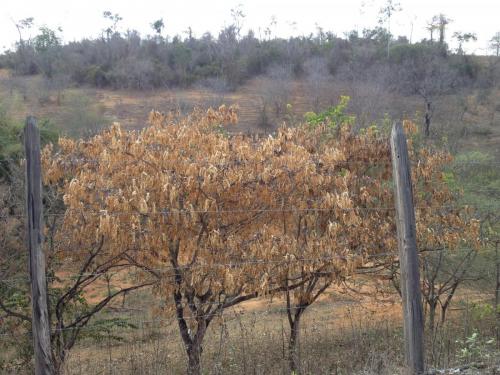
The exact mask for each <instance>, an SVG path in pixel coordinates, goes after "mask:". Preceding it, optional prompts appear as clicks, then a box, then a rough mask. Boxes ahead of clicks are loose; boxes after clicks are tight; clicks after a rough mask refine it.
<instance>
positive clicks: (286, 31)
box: [0, 0, 500, 54]
mask: <svg viewBox="0 0 500 375" xmlns="http://www.w3.org/2000/svg"><path fill="white" fill-rule="evenodd" d="M383 2H384V1H383V0H212V1H208V0H135V1H131V0H85V1H71V0H44V1H40V0H21V1H16V0H0V50H4V49H7V48H11V47H12V45H13V43H14V42H15V41H16V40H17V38H18V35H17V31H16V29H15V27H14V22H13V21H14V20H19V19H23V18H26V17H34V19H35V28H34V30H32V32H31V34H32V35H35V34H36V31H37V29H38V27H40V26H42V25H46V26H48V27H50V28H54V29H55V28H57V27H61V28H62V29H63V33H62V36H63V39H64V41H65V42H68V41H72V40H78V39H81V38H84V37H95V36H98V35H100V33H101V30H102V29H103V28H104V27H105V25H106V22H105V20H104V19H103V17H102V13H103V11H106V10H110V11H112V12H113V13H119V14H120V16H122V17H123V21H122V22H121V24H120V27H119V29H120V31H125V30H126V29H136V30H138V31H139V32H140V33H141V34H143V35H146V34H150V33H152V31H151V28H150V26H149V25H150V23H151V22H152V21H154V20H156V19H159V18H163V19H164V22H165V25H166V28H165V31H164V32H165V33H166V34H168V35H170V36H172V35H175V34H181V35H182V33H183V32H184V31H185V30H186V29H187V28H188V27H189V26H190V27H191V28H192V30H193V31H194V34H195V35H196V36H200V35H202V34H203V33H204V32H205V31H210V32H212V33H213V34H214V35H217V33H218V31H219V30H220V29H221V28H222V27H223V26H224V25H228V24H230V23H231V15H230V9H232V8H235V7H237V6H238V5H239V4H241V9H242V10H243V12H244V14H245V15H246V17H245V19H244V25H243V26H244V27H243V29H244V30H246V29H249V28H252V29H253V30H254V31H255V33H256V35H257V36H258V35H259V28H260V30H261V35H263V30H264V29H265V28H266V27H267V26H268V25H269V24H270V22H271V19H272V17H273V16H275V17H276V21H277V25H276V26H275V27H274V28H273V31H274V34H277V35H279V36H283V37H288V36H290V35H304V34H308V33H310V32H315V30H316V25H319V26H320V27H322V28H323V29H324V30H331V31H333V32H335V33H336V34H337V35H339V36H342V35H343V33H344V32H346V31H349V30H353V29H357V30H359V31H362V30H363V28H366V27H374V26H376V24H377V13H378V10H379V9H380V7H381V5H382V4H383ZM399 3H400V5H401V7H402V11H401V12H399V13H397V14H395V15H394V17H393V21H392V31H393V34H395V35H405V36H407V37H408V38H409V37H410V34H411V33H412V29H413V40H414V41H415V40H419V39H421V38H423V37H428V33H427V32H426V30H425V24H426V21H428V20H429V19H430V18H431V17H432V16H433V15H435V14H438V13H444V14H445V15H446V16H448V17H449V18H451V19H452V20H453V22H452V23H451V24H450V25H449V30H448V32H447V40H448V42H451V43H450V44H451V45H453V42H452V41H451V36H452V34H453V32H454V31H466V32H475V33H476V34H477V36H478V41H477V42H476V43H474V44H473V45H471V46H470V47H469V48H468V51H469V52H474V53H476V54H484V53H486V52H487V47H488V41H489V39H491V37H492V36H493V34H494V33H495V32H497V31H500V17H499V16H500V1H499V0H474V1H470V0H400V1H399ZM412 25H413V27H412ZM27 36H28V35H27Z"/></svg>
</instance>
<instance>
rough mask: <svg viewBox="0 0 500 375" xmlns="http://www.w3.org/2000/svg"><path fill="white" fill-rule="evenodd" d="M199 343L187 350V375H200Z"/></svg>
mask: <svg viewBox="0 0 500 375" xmlns="http://www.w3.org/2000/svg"><path fill="white" fill-rule="evenodd" d="M201 350H202V349H201V342H200V343H198V344H195V343H194V342H193V345H191V346H190V347H188V348H187V350H186V351H187V355H188V367H187V374H188V375H201Z"/></svg>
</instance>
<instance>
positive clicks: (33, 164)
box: [24, 116, 54, 375]
mask: <svg viewBox="0 0 500 375" xmlns="http://www.w3.org/2000/svg"><path fill="white" fill-rule="evenodd" d="M24 149H25V152H26V181H25V184H26V222H27V224H26V225H27V241H28V250H29V272H30V281H31V308H32V330H33V347H34V354H35V374H36V375H47V374H48V375H50V374H53V373H54V370H53V363H52V354H51V349H50V326H49V316H48V310H47V283H46V278H45V255H44V253H43V248H42V244H43V211H42V179H41V162H40V131H39V130H38V128H37V126H36V119H35V118H34V117H31V116H30V117H28V118H27V119H26V126H25V127H24Z"/></svg>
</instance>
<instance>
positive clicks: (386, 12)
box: [379, 0, 402, 58]
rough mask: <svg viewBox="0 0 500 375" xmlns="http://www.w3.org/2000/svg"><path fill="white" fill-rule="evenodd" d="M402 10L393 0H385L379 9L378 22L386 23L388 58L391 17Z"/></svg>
mask: <svg viewBox="0 0 500 375" xmlns="http://www.w3.org/2000/svg"><path fill="white" fill-rule="evenodd" d="M401 10H402V8H401V4H400V3H399V2H396V1H394V0H386V2H385V4H384V5H383V6H382V8H380V10H379V23H380V24H383V23H386V25H387V34H388V35H387V36H388V38H387V58H389V54H390V47H391V38H392V35H391V19H392V17H393V15H394V13H396V12H400V11H401Z"/></svg>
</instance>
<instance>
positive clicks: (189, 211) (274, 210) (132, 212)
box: [0, 204, 477, 219]
mask: <svg viewBox="0 0 500 375" xmlns="http://www.w3.org/2000/svg"><path fill="white" fill-rule="evenodd" d="M414 208H415V209H416V210H439V209H467V208H477V205H471V204H449V205H435V206H433V205H429V206H427V205H417V206H414ZM394 210H396V208H395V207H394V206H376V207H352V208H348V207H338V206H335V207H310V208H300V207H281V208H236V209H220V210H209V209H207V210H200V209H189V208H186V209H178V208H169V209H165V210H159V211H155V212H141V211H139V210H127V211H119V210H116V211H113V210H106V209H100V210H98V211H97V210H95V209H86V208H67V209H65V212H60V213H46V214H44V215H45V216H47V217H64V216H66V215H67V214H68V212H77V213H81V214H83V215H96V216H129V215H130V216H134V215H137V216H141V217H148V216H168V215H169V214H184V215H191V214H242V213H285V212H292V213H293V212H330V211H331V212H335V211H342V212H351V211H352V212H363V211H394ZM6 218H26V214H11V215H0V219H6Z"/></svg>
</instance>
